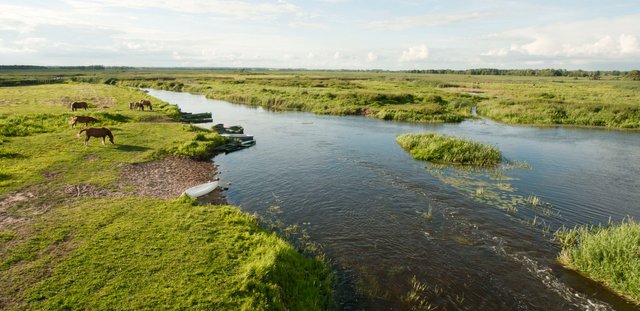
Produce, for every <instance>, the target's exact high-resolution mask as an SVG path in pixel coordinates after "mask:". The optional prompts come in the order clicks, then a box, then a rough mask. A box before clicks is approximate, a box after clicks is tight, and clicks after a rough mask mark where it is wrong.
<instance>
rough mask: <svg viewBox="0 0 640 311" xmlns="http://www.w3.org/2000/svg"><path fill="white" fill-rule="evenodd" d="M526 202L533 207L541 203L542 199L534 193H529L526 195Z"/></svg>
mask: <svg viewBox="0 0 640 311" xmlns="http://www.w3.org/2000/svg"><path fill="white" fill-rule="evenodd" d="M527 203H529V205H531V206H534V207H535V206H538V205H540V203H542V200H540V198H539V197H537V196H535V195H529V197H527Z"/></svg>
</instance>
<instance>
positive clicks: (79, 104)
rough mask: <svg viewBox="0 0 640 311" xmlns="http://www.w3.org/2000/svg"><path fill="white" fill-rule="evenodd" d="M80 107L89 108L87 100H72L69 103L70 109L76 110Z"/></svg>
mask: <svg viewBox="0 0 640 311" xmlns="http://www.w3.org/2000/svg"><path fill="white" fill-rule="evenodd" d="M80 108H84V110H87V108H89V105H88V104H87V102H73V103H71V111H76V110H78V109H80Z"/></svg>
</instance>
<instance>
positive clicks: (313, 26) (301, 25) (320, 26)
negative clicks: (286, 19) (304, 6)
mask: <svg viewBox="0 0 640 311" xmlns="http://www.w3.org/2000/svg"><path fill="white" fill-rule="evenodd" d="M289 27H291V28H303V29H314V30H321V29H327V28H328V27H327V26H326V25H323V24H317V23H307V22H300V21H296V22H292V23H289Z"/></svg>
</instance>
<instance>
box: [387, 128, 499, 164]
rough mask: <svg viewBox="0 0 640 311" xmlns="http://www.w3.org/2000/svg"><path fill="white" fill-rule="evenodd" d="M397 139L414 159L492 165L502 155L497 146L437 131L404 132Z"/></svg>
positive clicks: (496, 162)
mask: <svg viewBox="0 0 640 311" xmlns="http://www.w3.org/2000/svg"><path fill="white" fill-rule="evenodd" d="M396 141H397V142H398V144H399V145H400V146H401V147H402V148H403V149H404V150H406V151H408V152H409V153H410V154H411V156H412V157H413V158H414V159H418V160H423V161H430V162H434V163H445V164H465V165H476V166H492V165H496V164H498V163H499V162H500V159H501V157H502V155H501V153H500V151H499V150H498V149H496V148H495V147H492V146H487V145H483V144H480V143H477V142H473V141H470V140H467V139H461V138H456V137H450V136H446V135H440V134H435V133H425V134H403V135H399V136H398V137H397V138H396Z"/></svg>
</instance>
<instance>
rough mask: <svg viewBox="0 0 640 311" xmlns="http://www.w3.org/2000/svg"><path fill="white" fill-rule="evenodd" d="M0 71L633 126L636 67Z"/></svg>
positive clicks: (636, 121) (248, 99)
mask: <svg viewBox="0 0 640 311" xmlns="http://www.w3.org/2000/svg"><path fill="white" fill-rule="evenodd" d="M0 71H1V72H2V73H3V78H2V79H0V85H1V84H2V83H6V84H8V85H14V84H15V85H20V83H22V82H24V83H27V84H30V83H53V82H56V83H58V82H59V81H60V79H62V80H67V81H69V80H70V81H76V82H89V83H102V84H107V85H122V86H133V87H150V88H157V89H164V90H172V91H182V92H192V93H199V94H203V95H206V96H207V97H209V98H213V99H221V100H226V101H229V102H233V103H240V104H246V105H254V106H262V107H265V108H268V109H272V110H300V111H309V112H314V113H320V114H336V115H364V116H367V117H373V118H379V119H385V120H396V121H411V122H460V121H462V120H464V119H465V118H470V117H473V116H472V115H471V108H472V107H473V106H477V108H478V109H477V112H478V113H479V114H480V115H482V116H485V117H489V118H492V119H495V120H498V121H501V122H506V123H514V124H537V125H554V124H561V125H570V126H597V127H607V128H625V129H640V84H638V81H637V80H638V71H637V70H633V71H630V72H619V71H608V72H600V71H592V72H589V71H582V70H576V71H567V70H561V69H544V70H499V69H491V68H488V69H470V70H466V71H453V70H422V71H420V70H418V71H411V72H386V71H366V72H349V71H289V70H282V71H275V70H246V69H238V70H233V69H227V70H224V69H217V70H213V69H136V68H124V67H117V68H116V67H114V68H105V67H100V66H95V67H81V68H75V67H69V68H42V67H24V68H23V67H20V66H4V67H0ZM34 79H35V80H34ZM3 80H4V82H3ZM38 81H39V82H38Z"/></svg>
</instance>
